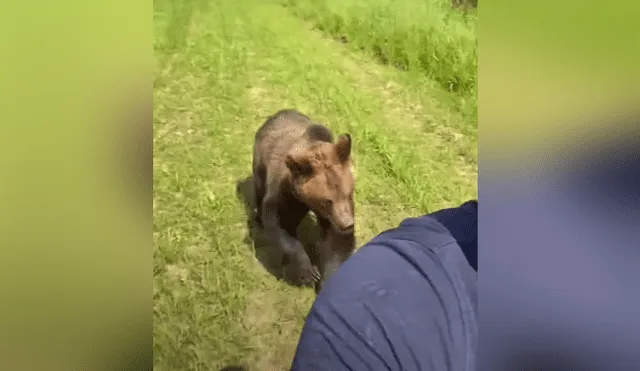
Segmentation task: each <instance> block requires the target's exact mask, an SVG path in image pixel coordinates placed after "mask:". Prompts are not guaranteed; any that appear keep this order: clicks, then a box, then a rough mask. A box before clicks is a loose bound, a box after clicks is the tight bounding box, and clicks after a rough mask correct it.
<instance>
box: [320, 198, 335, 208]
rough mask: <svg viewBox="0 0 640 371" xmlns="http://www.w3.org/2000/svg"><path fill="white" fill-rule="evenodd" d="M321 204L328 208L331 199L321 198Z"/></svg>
mask: <svg viewBox="0 0 640 371" xmlns="http://www.w3.org/2000/svg"><path fill="white" fill-rule="evenodd" d="M322 204H323V205H324V207H326V208H330V207H331V206H332V205H333V201H331V200H328V199H327V200H323V201H322Z"/></svg>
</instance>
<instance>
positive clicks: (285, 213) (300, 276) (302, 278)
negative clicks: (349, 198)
mask: <svg viewBox="0 0 640 371" xmlns="http://www.w3.org/2000/svg"><path fill="white" fill-rule="evenodd" d="M308 212H309V208H307V207H306V206H304V205H303V204H302V203H300V202H298V201H293V200H291V201H290V202H287V203H286V205H285V206H284V207H283V208H282V209H281V210H280V223H281V225H282V228H283V229H284V230H285V231H286V232H287V234H288V235H289V236H291V237H293V238H294V239H295V241H298V233H297V229H298V226H299V225H300V222H301V221H302V219H303V218H304V217H305V215H307V213H308ZM300 247H301V245H300ZM282 264H283V265H284V266H286V267H290V268H293V269H294V272H295V273H294V275H295V278H296V280H298V281H299V283H300V284H302V285H305V286H310V285H311V284H312V283H313V282H316V281H318V280H319V279H320V272H319V270H318V268H317V267H314V266H313V265H312V264H311V259H309V256H308V255H307V252H306V251H305V250H304V248H287V249H285V251H284V254H283V257H282Z"/></svg>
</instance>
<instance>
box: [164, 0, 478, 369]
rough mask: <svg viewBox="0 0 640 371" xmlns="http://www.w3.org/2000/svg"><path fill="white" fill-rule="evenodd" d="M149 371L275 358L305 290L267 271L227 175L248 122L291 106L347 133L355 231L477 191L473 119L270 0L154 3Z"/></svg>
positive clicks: (368, 233) (370, 233)
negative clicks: (351, 151) (350, 147)
mask: <svg viewBox="0 0 640 371" xmlns="http://www.w3.org/2000/svg"><path fill="white" fill-rule="evenodd" d="M154 5H155V10H154V11H155V15H154V22H155V32H156V36H155V38H156V41H155V62H156V66H155V80H154V105H155V110H154V203H153V213H154V244H155V251H154V351H155V369H156V370H159V371H169V370H170V371H177V370H218V369H220V368H221V367H222V366H225V365H228V364H234V363H244V364H248V365H249V366H250V367H251V369H252V370H285V369H287V368H288V367H289V365H290V362H291V360H292V357H293V353H294V351H295V346H296V344H297V341H298V338H299V334H300V330H301V327H302V325H303V322H304V318H305V316H306V314H307V312H308V310H309V308H310V306H311V304H312V302H313V299H314V294H313V290H312V289H308V288H307V289H305V288H296V287H291V286H289V285H287V284H286V283H284V282H281V281H278V280H276V279H275V278H274V277H273V276H271V275H270V274H269V273H267V272H266V270H265V269H264V268H263V267H262V265H261V264H260V263H259V262H258V261H257V260H256V258H255V256H254V251H253V245H252V243H251V241H250V240H249V239H248V238H247V234H248V230H247V226H246V214H245V208H244V206H243V202H242V200H241V199H238V197H237V196H236V183H237V181H239V180H241V179H243V178H245V177H247V176H248V175H250V171H251V151H252V144H253V136H254V133H255V130H256V129H257V128H258V126H259V125H261V123H262V122H263V121H264V119H265V118H266V117H267V116H268V115H270V114H272V113H274V112H275V111H277V110H279V109H281V108H288V107H293V108H297V109H299V110H301V111H303V112H305V113H307V114H308V115H310V116H311V117H313V118H314V119H317V120H320V121H322V122H324V123H326V125H328V126H329V127H330V128H331V129H333V130H334V132H336V133H342V132H349V133H351V134H352V135H353V138H354V141H355V153H354V156H355V160H356V172H357V191H356V214H357V237H358V241H359V244H362V243H363V242H366V241H367V240H368V239H370V238H372V237H374V236H375V235H377V234H378V233H380V232H382V231H384V230H385V229H388V228H391V227H394V226H396V225H397V224H398V223H399V222H400V221H401V220H402V219H404V218H407V217H411V216H417V215H420V214H424V213H426V212H429V211H432V210H436V209H438V208H442V207H448V206H455V205H457V204H459V203H461V202H463V201H465V200H467V199H469V198H473V197H477V187H476V177H477V165H476V164H477V161H476V159H477V150H476V134H475V133H476V128H475V118H468V117H466V118H465V117H463V116H462V115H461V114H460V113H459V112H460V111H459V110H456V109H454V108H452V107H451V106H450V105H448V104H446V103H443V101H442V100H439V99H437V98H436V97H441V96H443V95H442V94H443V92H442V91H441V90H439V89H440V88H438V84H437V83H434V84H425V83H420V84H418V83H413V82H412V79H410V78H408V77H407V76H406V75H405V72H401V71H397V70H394V69H392V68H388V67H382V66H379V65H377V64H376V63H375V62H373V61H372V60H369V59H368V58H367V57H366V56H364V55H359V54H354V53H353V51H352V50H351V49H349V48H347V47H345V46H344V45H342V44H340V43H338V42H336V41H333V40H331V39H330V38H329V37H327V36H326V35H324V34H322V33H320V32H319V31H314V30H313V29H312V28H311V25H310V24H309V23H308V22H305V21H304V20H302V19H301V18H299V16H296V15H295V14H294V13H293V12H292V11H290V10H289V9H287V8H284V7H282V6H281V5H279V4H277V3H276V2H273V3H265V2H263V1H258V0H234V1H207V0H199V1H195V0H194V1H188V0H174V1H169V0H156V2H155V4H154Z"/></svg>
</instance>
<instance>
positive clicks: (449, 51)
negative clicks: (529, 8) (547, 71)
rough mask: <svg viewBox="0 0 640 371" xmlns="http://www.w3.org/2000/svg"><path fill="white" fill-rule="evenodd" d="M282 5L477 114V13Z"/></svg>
mask: <svg viewBox="0 0 640 371" xmlns="http://www.w3.org/2000/svg"><path fill="white" fill-rule="evenodd" d="M280 1H281V3H283V4H285V5H286V6H287V7H289V8H290V9H292V10H293V11H294V13H295V14H298V15H300V16H301V17H303V18H304V19H306V20H309V21H311V22H312V24H313V25H314V26H315V27H316V28H317V29H319V30H322V31H324V32H326V33H328V34H329V35H331V36H332V37H334V38H336V39H338V40H341V41H343V42H346V43H348V44H349V45H350V46H352V47H353V48H354V49H358V50H364V51H366V52H368V53H369V54H371V55H372V56H373V57H374V58H376V60H378V61H379V62H381V63H384V64H389V65H392V66H394V67H396V68H399V69H402V70H406V71H409V72H412V73H414V74H415V75H417V77H421V76H424V77H427V78H429V79H432V80H434V81H437V82H438V83H440V85H441V86H442V87H443V88H444V89H446V90H448V91H450V92H454V93H456V94H457V95H459V96H460V97H462V98H465V100H464V101H463V106H465V105H469V106H470V107H469V109H471V110H472V112H473V111H476V112H477V82H478V79H477V75H478V74H477V70H478V55H477V38H476V24H477V17H476V13H475V11H471V12H469V13H464V12H460V11H451V1H450V0H430V1H429V0H425V1H416V0H402V1H390V0H280Z"/></svg>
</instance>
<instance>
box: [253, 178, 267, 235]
mask: <svg viewBox="0 0 640 371" xmlns="http://www.w3.org/2000/svg"><path fill="white" fill-rule="evenodd" d="M265 192H266V183H265V171H264V167H261V168H258V169H256V170H255V171H254V172H253V195H254V198H255V207H256V214H255V220H256V223H257V224H258V225H259V226H262V201H263V200H264V194H265Z"/></svg>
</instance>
